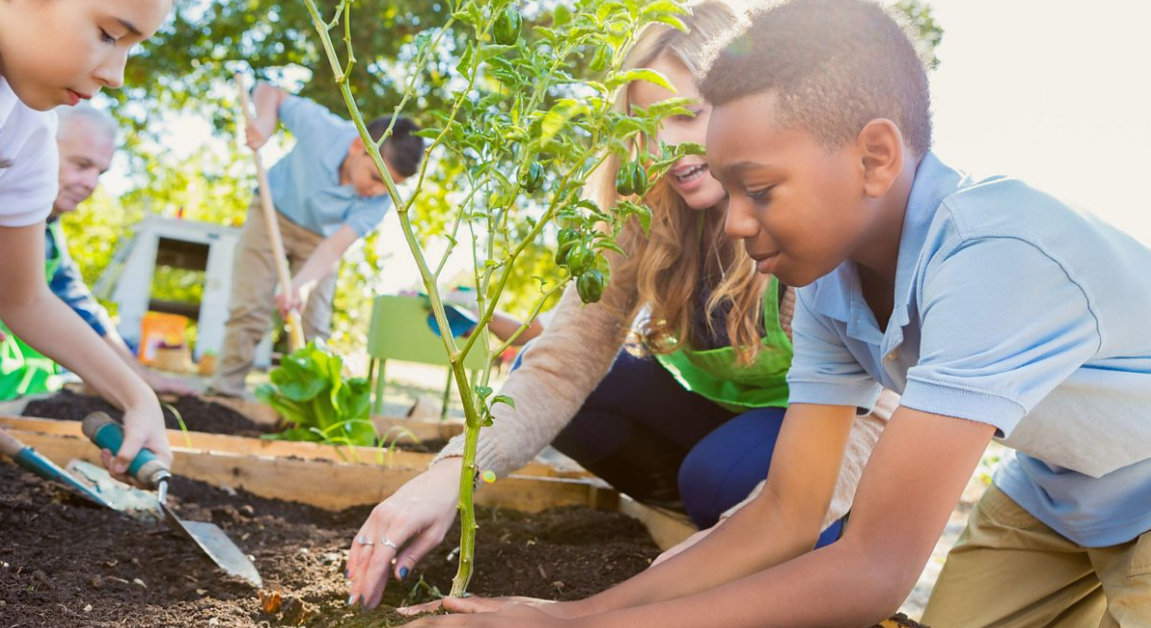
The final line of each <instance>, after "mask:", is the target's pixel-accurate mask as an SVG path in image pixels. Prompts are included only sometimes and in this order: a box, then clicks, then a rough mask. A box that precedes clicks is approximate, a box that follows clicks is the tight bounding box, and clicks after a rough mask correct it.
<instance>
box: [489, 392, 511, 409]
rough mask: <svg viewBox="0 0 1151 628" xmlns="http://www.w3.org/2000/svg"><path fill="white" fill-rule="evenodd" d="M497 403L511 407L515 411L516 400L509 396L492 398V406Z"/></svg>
mask: <svg viewBox="0 0 1151 628" xmlns="http://www.w3.org/2000/svg"><path fill="white" fill-rule="evenodd" d="M497 403H502V404H506V405H509V406H511V407H512V409H513V410H515V408H516V400H515V399H512V398H511V397H509V396H507V395H496V396H495V397H492V405H493V406H494V405H496V404H497Z"/></svg>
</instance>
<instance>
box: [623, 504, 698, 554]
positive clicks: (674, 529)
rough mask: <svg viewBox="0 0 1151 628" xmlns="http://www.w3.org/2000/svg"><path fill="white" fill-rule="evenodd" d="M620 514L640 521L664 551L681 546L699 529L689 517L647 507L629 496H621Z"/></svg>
mask: <svg viewBox="0 0 1151 628" xmlns="http://www.w3.org/2000/svg"><path fill="white" fill-rule="evenodd" d="M619 512H621V513H623V514H625V515H627V516H629V517H631V518H632V519H637V520H639V522H640V523H642V524H643V525H644V527H646V528H647V531H648V533H650V534H651V538H652V539H654V540H655V543H656V545H658V546H659V548H660V549H661V550H664V551H666V550H669V549H671V548H672V547H675V546H676V545H679V544H680V542H682V541H683V540H684V539H686V538H687V537H689V536H691V535H692V534H695V533H696V532H697V528H696V527H695V526H694V525H692V523H691V521H690V520H689V519H688V518H687V515H683V514H680V513H674V512H671V511H668V510H665V509H663V508H655V507H652V506H647V505H645V504H641V503H639V502H637V501H635V500H634V499H632V498H630V497H628V496H627V495H621V496H620V498H619Z"/></svg>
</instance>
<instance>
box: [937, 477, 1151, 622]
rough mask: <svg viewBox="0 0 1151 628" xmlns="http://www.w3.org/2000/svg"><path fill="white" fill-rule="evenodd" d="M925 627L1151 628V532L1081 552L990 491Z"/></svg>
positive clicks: (954, 554)
mask: <svg viewBox="0 0 1151 628" xmlns="http://www.w3.org/2000/svg"><path fill="white" fill-rule="evenodd" d="M923 623H924V624H925V625H928V626H931V628H983V627H988V628H991V627H994V628H1025V627H1026V628H1039V627H1049V628H1148V627H1151V532H1147V533H1144V534H1143V535H1142V536H1141V537H1139V538H1138V539H1136V540H1134V541H1131V542H1129V543H1123V544H1121V545H1114V546H1111V547H1096V548H1087V547H1082V546H1079V545H1076V544H1075V543H1073V542H1071V541H1069V540H1067V538H1065V537H1063V536H1061V535H1060V534H1058V533H1057V532H1055V531H1054V530H1052V529H1051V528H1049V527H1047V526H1046V525H1044V524H1043V523H1042V522H1040V521H1039V520H1038V519H1036V518H1035V517H1033V516H1031V514H1030V513H1028V512H1027V511H1025V510H1024V509H1023V508H1021V507H1020V506H1019V505H1018V504H1016V503H1015V502H1014V501H1013V500H1012V499H1011V498H1010V497H1008V496H1007V495H1005V494H1004V493H1003V492H1002V491H1000V490H999V489H998V488H997V487H996V486H995V485H992V486H990V487H989V488H988V489H987V492H986V493H985V494H984V496H983V498H982V499H981V500H979V503H978V504H976V506H975V509H974V510H973V511H972V513H971V519H970V520H969V521H968V524H967V529H966V530H965V531H964V532H963V535H962V536H961V537H959V542H958V543H956V545H955V547H954V548H952V550H951V553H950V554H949V555H948V557H947V563H946V564H944V566H943V572H942V573H941V574H940V575H939V580H938V582H937V583H936V584H935V589H934V591H933V592H932V594H931V600H930V601H929V602H928V604H927V611H926V613H925V614H924V616H923Z"/></svg>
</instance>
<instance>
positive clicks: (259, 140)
mask: <svg viewBox="0 0 1151 628" xmlns="http://www.w3.org/2000/svg"><path fill="white" fill-rule="evenodd" d="M270 122H271V124H269V123H268V122H261V119H260V118H257V119H255V120H252V121H251V123H250V124H248V125H247V127H246V128H245V129H244V134H245V135H246V136H247V138H248V148H251V149H252V150H260V148H261V147H262V146H263V145H264V144H267V143H268V138H270V137H272V133H273V132H275V128H269V127H274V125H275V122H276V121H275V120H270Z"/></svg>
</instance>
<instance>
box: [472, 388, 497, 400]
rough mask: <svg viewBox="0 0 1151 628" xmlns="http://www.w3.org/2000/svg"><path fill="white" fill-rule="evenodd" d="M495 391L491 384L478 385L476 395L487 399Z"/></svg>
mask: <svg viewBox="0 0 1151 628" xmlns="http://www.w3.org/2000/svg"><path fill="white" fill-rule="evenodd" d="M493 392H495V391H493V390H492V387H491V386H476V396H477V397H479V398H480V399H487V398H488V397H489V396H490V395H491V394H492V393H493Z"/></svg>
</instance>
